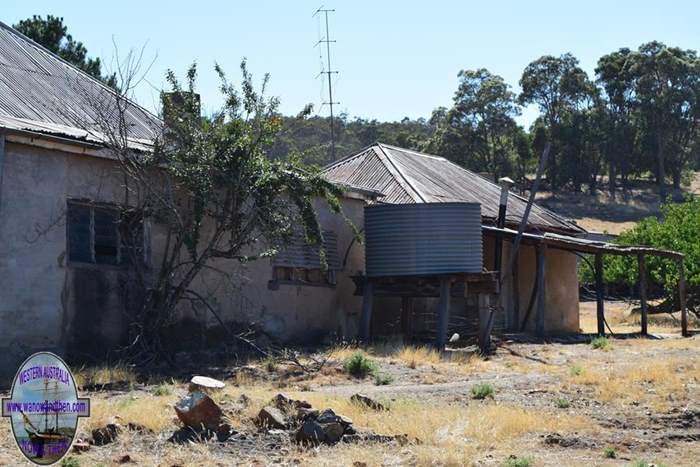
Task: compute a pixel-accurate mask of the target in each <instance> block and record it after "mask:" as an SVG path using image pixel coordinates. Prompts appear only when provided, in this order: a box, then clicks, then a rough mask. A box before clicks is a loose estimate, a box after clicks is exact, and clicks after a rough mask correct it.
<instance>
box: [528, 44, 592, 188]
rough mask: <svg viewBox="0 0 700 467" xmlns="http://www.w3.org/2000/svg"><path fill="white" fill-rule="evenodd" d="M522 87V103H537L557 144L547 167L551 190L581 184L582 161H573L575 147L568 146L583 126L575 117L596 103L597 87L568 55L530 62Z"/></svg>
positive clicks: (549, 56)
mask: <svg viewBox="0 0 700 467" xmlns="http://www.w3.org/2000/svg"><path fill="white" fill-rule="evenodd" d="M520 87H521V88H522V92H521V94H520V96H519V97H518V100H519V102H520V104H522V105H527V104H536V105H537V106H538V107H539V108H540V111H541V112H542V117H543V123H544V124H545V125H546V126H547V129H548V131H549V137H550V139H551V141H552V145H553V150H552V154H551V155H550V157H549V162H548V167H547V179H548V181H549V184H550V187H551V188H552V190H556V189H558V188H559V187H560V186H561V185H563V184H564V183H565V182H566V181H568V180H569V179H571V178H574V182H575V183H577V179H576V178H575V177H576V174H577V173H578V171H579V170H580V167H579V165H578V162H579V161H580V159H581V158H579V157H573V158H572V156H571V151H572V148H571V147H568V148H567V147H565V146H566V143H567V142H570V140H569V139H568V138H571V131H572V126H573V129H574V130H575V129H576V126H577V125H581V124H582V122H581V121H580V120H579V119H577V118H576V117H575V114H577V113H579V112H583V111H586V110H588V109H590V108H591V107H592V105H593V104H594V102H595V97H596V89H595V86H594V85H593V83H591V82H590V80H589V79H588V76H587V75H586V72H584V71H583V70H582V69H581V68H580V67H579V66H578V60H577V59H576V58H575V57H574V56H573V55H571V54H568V53H567V54H564V55H561V56H560V57H554V56H552V55H545V56H543V57H540V58H538V59H537V60H535V61H533V62H532V63H530V64H529V65H528V66H527V67H526V68H525V70H524V71H523V74H522V77H521V78H520ZM567 126H568V127H569V128H566V127H567ZM573 150H574V151H575V149H573ZM576 155H577V156H578V155H579V154H578V153H576Z"/></svg>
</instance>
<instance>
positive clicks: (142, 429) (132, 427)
mask: <svg viewBox="0 0 700 467" xmlns="http://www.w3.org/2000/svg"><path fill="white" fill-rule="evenodd" d="M126 428H127V429H128V430H129V431H136V432H137V433H148V434H153V430H151V429H150V428H147V427H146V426H145V425H141V424H140V423H133V422H129V423H127V424H126Z"/></svg>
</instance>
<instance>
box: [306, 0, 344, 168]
mask: <svg viewBox="0 0 700 467" xmlns="http://www.w3.org/2000/svg"><path fill="white" fill-rule="evenodd" d="M334 12H335V10H329V9H326V8H323V5H321V7H320V8H319V9H318V10H316V12H314V14H313V16H312V18H314V17H316V16H317V15H319V14H320V13H323V15H324V17H325V20H326V36H325V37H323V38H320V39H319V41H318V42H316V45H314V47H318V46H319V45H321V44H326V62H327V63H328V69H327V70H326V71H323V69H321V72H320V73H319V74H318V76H321V75H324V74H325V75H328V101H327V102H323V105H328V106H329V107H330V111H331V162H334V161H335V126H334V123H333V105H334V104H340V102H334V101H333V80H332V79H331V75H335V74H338V71H337V70H333V69H332V68H331V42H335V41H334V40H331V37H330V33H329V32H328V13H334ZM321 66H323V65H321ZM318 76H317V78H318Z"/></svg>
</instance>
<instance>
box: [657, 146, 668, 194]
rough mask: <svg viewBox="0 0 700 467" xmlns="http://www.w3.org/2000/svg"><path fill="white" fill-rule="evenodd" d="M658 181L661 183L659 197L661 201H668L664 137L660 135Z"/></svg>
mask: <svg viewBox="0 0 700 467" xmlns="http://www.w3.org/2000/svg"><path fill="white" fill-rule="evenodd" d="M656 162H657V164H658V166H657V172H656V182H657V183H658V184H659V197H660V198H661V201H662V202H663V201H666V167H665V163H664V143H663V138H662V137H661V136H660V135H659V136H658V137H657V139H656Z"/></svg>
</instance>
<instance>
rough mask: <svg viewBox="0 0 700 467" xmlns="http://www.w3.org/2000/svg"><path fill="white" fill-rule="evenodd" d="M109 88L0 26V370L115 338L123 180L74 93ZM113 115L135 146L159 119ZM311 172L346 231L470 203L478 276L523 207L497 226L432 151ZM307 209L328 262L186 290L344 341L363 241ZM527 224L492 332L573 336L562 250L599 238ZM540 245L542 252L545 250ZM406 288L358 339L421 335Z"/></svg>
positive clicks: (565, 227)
mask: <svg viewBox="0 0 700 467" xmlns="http://www.w3.org/2000/svg"><path fill="white" fill-rule="evenodd" d="M113 96H114V95H113V91H112V90H111V89H109V88H107V87H106V86H104V85H103V84H102V83H101V82H99V81H97V80H96V79H94V78H92V77H91V76H89V75H87V74H86V73H84V72H82V71H81V70H79V69H77V68H75V67H73V66H72V65H70V64H68V63H66V62H64V61H63V60H61V59H60V58H58V57H57V56H55V55H54V54H52V53H50V52H49V51H47V50H45V49H44V48H42V47H41V46H39V45H37V44H35V43H34V42H32V41H31V40H29V39H27V38H26V37H24V36H23V35H21V34H19V33H17V32H16V31H14V30H13V29H11V28H9V27H7V26H5V25H3V24H2V23H0V319H2V323H3V325H2V326H1V327H0V346H2V348H1V349H0V369H2V371H3V372H14V369H15V368H16V365H17V364H18V363H19V362H20V361H22V360H23V359H24V358H26V357H27V356H28V355H29V354H30V353H32V352H33V351H37V350H53V351H57V352H59V353H61V354H65V353H69V354H70V353H75V354H76V355H80V354H81V353H90V352H102V353H104V352H107V351H108V350H109V349H111V348H115V347H116V346H119V345H120V344H122V343H123V339H124V335H125V323H124V313H123V310H124V308H125V306H126V305H125V303H124V300H123V297H122V294H120V293H119V286H118V285H119V282H120V277H121V276H122V275H123V274H124V273H125V271H126V270H128V267H129V265H128V264H125V261H124V259H123V258H124V257H125V255H124V248H128V246H127V245H125V244H124V242H123V241H122V239H121V238H120V230H119V222H117V219H116V218H115V211H114V209H113V208H110V206H114V205H115V204H116V205H118V204H119V203H120V202H121V200H123V186H122V180H121V178H120V174H119V170H118V167H117V164H116V162H115V160H114V158H113V157H112V156H111V155H110V154H109V153H108V152H107V151H106V150H105V147H104V144H101V141H103V140H101V136H100V129H99V128H94V127H90V124H89V122H92V121H95V120H97V118H96V116H95V115H94V114H93V113H92V112H93V111H94V109H93V108H91V107H90V106H89V105H88V104H87V102H90V101H92V102H94V101H96V100H99V99H108V98H113ZM126 117H127V119H128V122H129V128H130V136H131V139H132V140H133V144H135V145H137V146H139V149H141V150H148V147H149V142H150V141H151V139H152V137H153V135H154V134H155V129H156V128H159V127H160V126H161V125H162V123H161V121H160V120H159V119H158V118H157V117H156V116H154V115H153V114H151V113H150V112H148V111H147V110H145V109H143V108H141V107H139V106H138V105H136V104H132V105H130V106H129V108H128V113H127V116H126ZM86 122H88V123H87V125H86ZM324 174H325V176H326V177H327V179H328V180H330V181H332V182H335V183H338V184H340V185H342V186H343V187H345V188H346V191H345V194H344V197H343V200H342V206H343V211H344V216H345V217H346V218H347V219H349V220H350V221H351V222H352V223H353V224H354V225H355V226H358V227H359V228H362V226H363V225H364V223H365V211H366V209H372V206H379V205H397V206H398V205H419V204H425V205H426V206H427V205H431V204H433V203H462V204H465V206H467V207H468V206H472V207H474V206H475V209H478V211H477V212H476V216H477V224H478V226H477V227H478V229H479V230H477V231H476V237H474V238H473V239H472V240H471V241H472V242H476V243H475V244H478V248H477V249H475V250H474V251H475V252H477V253H478V254H479V255H482V251H483V259H481V262H482V263H483V264H482V265H481V266H482V269H484V270H488V271H493V270H497V269H499V268H500V267H501V266H502V265H504V264H505V262H506V260H507V258H508V257H509V246H510V244H511V243H510V242H511V241H512V239H513V237H514V230H515V229H517V228H518V225H519V224H520V222H521V219H522V217H523V215H524V212H525V210H526V205H527V202H526V200H525V199H524V198H522V197H520V196H516V195H513V194H511V195H510V198H509V200H508V204H507V210H506V212H505V218H504V219H503V220H504V221H505V223H504V224H503V225H497V220H498V217H499V200H500V199H501V191H502V189H501V187H499V186H498V185H496V184H494V183H492V182H490V181H488V180H486V179H484V178H482V177H481V176H479V175H476V174H474V173H472V172H469V171H467V170H465V169H463V168H461V167H459V166H457V165H455V164H453V163H451V162H449V161H447V160H446V159H444V158H441V157H436V156H431V155H427V154H420V153H417V152H414V151H410V150H405V149H401V148H397V147H392V146H388V145H384V144H374V145H372V146H370V147H367V148H365V149H362V150H361V151H359V152H358V153H357V154H354V155H351V156H348V157H345V158H344V159H342V160H339V161H337V162H335V163H333V164H331V165H329V166H328V167H326V168H325V170H324ZM474 203H477V204H474ZM318 217H319V221H320V223H321V226H322V228H323V232H324V247H325V251H326V263H327V267H322V266H321V261H320V256H319V251H318V250H317V249H314V248H311V247H310V246H308V245H306V244H304V242H303V241H302V240H301V239H297V240H296V241H294V242H293V243H292V244H291V245H289V246H288V247H287V248H286V249H285V250H284V251H282V252H280V253H279V254H278V255H277V256H276V257H274V258H272V259H265V260H258V261H254V262H251V263H249V264H247V265H245V266H241V265H237V266H235V268H238V269H236V272H237V273H239V274H238V276H237V277H239V278H240V281H239V282H240V283H238V284H237V285H232V284H231V283H230V282H225V281H222V280H217V279H215V278H213V277H207V274H206V273H202V277H201V278H199V279H198V281H197V283H196V287H198V288H199V291H200V292H201V294H202V295H203V296H206V297H211V303H212V306H213V307H215V308H216V309H217V311H218V313H219V314H220V316H221V317H222V318H223V319H224V320H225V321H227V322H231V323H242V324H243V325H251V326H252V325H254V326H255V328H256V329H258V330H260V332H262V333H265V334H267V335H268V336H270V337H271V338H273V339H276V340H280V341H306V342H319V341H321V340H322V339H326V338H329V337H332V336H335V337H339V338H348V339H354V338H356V337H357V336H358V332H359V331H360V329H359V327H360V320H361V317H362V316H361V315H363V313H362V312H363V303H365V302H366V301H367V297H366V295H367V293H366V290H365V292H363V291H362V289H363V284H364V282H363V278H364V277H365V272H366V264H365V246H364V244H363V243H362V242H361V241H358V240H357V238H356V235H355V233H354V231H353V229H352V228H351V227H350V226H349V225H348V223H347V222H346V220H345V219H344V218H343V216H340V215H336V214H332V213H331V212H330V211H329V210H328V209H325V208H324V209H318ZM423 227H425V226H423ZM409 229H410V226H409ZM525 231H526V234H525V236H523V237H522V238H523V243H522V246H521V248H520V249H519V250H518V254H517V255H516V256H515V262H514V264H515V267H514V268H513V271H512V273H511V274H509V275H508V276H507V277H504V278H503V281H502V283H501V284H500V285H501V287H500V290H501V291H502V296H503V297H505V299H504V300H502V303H501V304H500V308H501V309H502V311H498V312H497V313H495V314H494V316H495V319H494V321H495V323H494V328H495V329H499V328H500V329H510V330H520V329H525V330H538V331H539V332H552V333H556V332H577V331H578V329H579V316H578V302H579V297H578V279H577V266H576V263H577V259H576V255H575V253H574V251H572V250H576V249H583V251H587V252H589V253H590V252H599V250H601V251H602V249H604V248H606V247H605V246H603V245H600V244H596V245H588V244H585V243H581V242H580V241H579V240H578V239H577V238H576V236H578V235H580V234H583V233H585V232H584V231H583V230H582V229H581V228H579V227H578V226H576V225H575V224H574V223H572V222H571V221H569V220H567V219H565V218H563V217H561V216H558V215H557V214H555V213H553V212H551V211H548V210H546V209H543V208H541V207H539V206H537V205H533V206H532V210H531V212H530V213H529V217H528V221H527V225H526V229H525ZM497 239H498V240H499V241H501V240H502V244H503V249H502V252H501V254H500V256H501V265H500V266H499V265H496V264H495V260H494V256H495V251H496V247H495V245H496V243H497ZM143 241H144V251H146V252H153V253H152V255H153V256H152V257H153V258H157V254H158V251H159V245H161V242H163V238H162V236H159V234H158V228H157V225H153V226H152V228H149V229H148V231H145V229H144V232H143ZM543 243H548V244H550V245H551V246H553V248H543V247H542V246H543ZM482 245H483V248H482ZM538 258H539V259H538ZM154 264H157V263H156V262H155V261H154ZM231 267H232V268H234V267H233V266H231ZM537 270H546V271H547V274H546V275H544V274H538V273H537ZM538 280H539V283H538V284H536V282H537V281H538ZM414 286H416V285H415V284H413V285H410V287H414ZM536 289H537V290H540V291H543V290H546V294H545V293H541V294H538V296H540V297H541V296H544V297H545V299H544V300H537V302H538V310H539V313H537V316H538V317H539V318H538V319H539V321H537V322H536V320H535V315H536V313H534V312H532V313H530V311H531V310H532V308H533V301H535V300H534V297H535V293H534V291H535V290H536ZM465 290H466V292H465ZM473 291H474V288H473V285H469V284H467V285H466V289H465V288H462V289H460V288H459V287H452V290H451V292H449V293H450V294H451V295H452V296H453V300H451V302H450V304H449V308H450V310H449V312H450V315H449V316H450V318H449V323H446V324H445V326H447V328H446V329H449V330H450V332H452V330H458V331H459V332H460V333H467V334H469V333H470V332H471V331H473V330H474V329H475V327H476V324H475V323H476V321H478V313H479V309H482V308H484V306H488V303H486V304H484V303H481V301H482V300H483V299H484V296H485V293H470V292H473ZM490 293H493V290H490ZM404 295H405V294H404ZM409 295H410V293H409ZM406 298H407V297H393V296H388V295H387V296H382V295H381V294H377V300H376V301H375V302H374V309H375V312H374V314H373V316H372V319H371V323H370V322H369V321H368V322H367V323H366V325H367V326H369V327H371V334H373V335H376V336H380V335H384V334H403V335H404V337H408V338H415V339H421V338H432V337H435V329H434V328H435V326H434V322H435V319H436V318H435V312H434V308H435V306H436V302H437V300H438V298H439V297H436V296H435V294H433V293H428V294H424V295H420V296H418V297H417V298H416V299H415V300H407V299H406ZM365 304H366V303H365ZM181 321H182V323H184V324H183V326H184V327H185V328H186V329H187V330H188V333H187V334H188V335H189V336H190V337H191V336H192V335H193V334H196V333H195V332H194V331H193V330H194V329H200V330H202V334H201V335H202V336H203V337H201V339H206V333H205V331H206V330H207V329H208V328H209V327H215V325H216V321H215V320H213V319H212V317H211V316H209V315H208V313H206V312H202V313H201V314H199V313H197V312H196V311H191V310H183V311H182V314H181ZM365 337H367V336H365ZM204 342H205V343H206V341H204Z"/></svg>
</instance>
